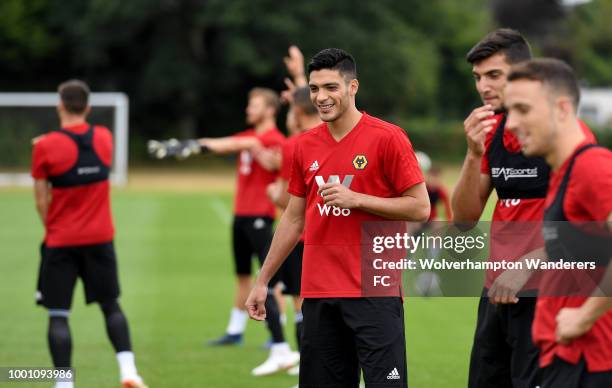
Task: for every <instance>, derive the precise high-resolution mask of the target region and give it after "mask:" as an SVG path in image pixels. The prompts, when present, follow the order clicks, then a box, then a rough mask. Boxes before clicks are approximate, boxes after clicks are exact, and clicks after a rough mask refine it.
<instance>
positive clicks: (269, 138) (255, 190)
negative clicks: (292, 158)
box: [149, 88, 299, 376]
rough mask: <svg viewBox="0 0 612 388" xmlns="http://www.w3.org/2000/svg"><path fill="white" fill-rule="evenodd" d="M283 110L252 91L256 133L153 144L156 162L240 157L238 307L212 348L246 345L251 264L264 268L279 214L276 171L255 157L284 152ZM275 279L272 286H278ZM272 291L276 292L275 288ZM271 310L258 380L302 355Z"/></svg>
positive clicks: (269, 93) (250, 111) (249, 117)
mask: <svg viewBox="0 0 612 388" xmlns="http://www.w3.org/2000/svg"><path fill="white" fill-rule="evenodd" d="M279 109H280V100H279V97H278V94H277V93H276V92H275V91H273V90H271V89H267V88H254V89H253V90H251V92H250V93H249V98H248V105H247V108H246V122H247V124H248V125H251V126H252V128H250V129H247V130H245V131H242V132H239V133H237V134H235V135H233V136H227V137H222V138H216V139H212V138H201V139H197V140H185V141H181V142H179V141H176V140H174V141H172V140H170V141H165V142H153V143H151V142H150V144H149V151H150V152H151V153H153V155H154V156H157V157H160V156H162V157H166V156H173V155H175V156H176V155H178V156H182V157H187V156H190V155H191V154H193V153H200V152H203V151H205V152H212V153H216V154H231V153H238V160H237V169H238V171H237V175H238V183H237V188H236V196H235V202H234V221H233V226H232V247H233V254H234V267H235V273H236V295H235V299H234V307H233V308H232V311H231V314H230V320H229V323H228V325H227V328H226V331H225V334H224V335H222V336H221V337H220V338H218V339H215V340H213V341H210V342H209V344H210V345H213V346H216V345H236V344H240V343H242V339H243V338H242V337H243V333H244V331H245V329H246V324H247V320H248V314H247V311H246V309H245V306H244V302H245V301H246V297H247V296H248V293H249V291H250V289H251V286H252V279H251V277H252V258H253V256H254V255H257V257H258V258H259V262H260V264H262V265H263V260H264V258H265V257H266V254H267V252H268V248H269V247H270V241H271V240H272V224H273V222H274V218H275V214H276V209H275V206H274V204H273V203H272V201H270V200H269V199H268V196H267V194H266V188H267V186H268V185H269V184H270V183H272V182H274V181H275V179H276V177H277V175H278V167H277V166H273V165H272V166H270V165H266V164H262V163H260V161H259V160H258V159H257V158H256V157H255V154H256V153H257V152H261V150H262V148H280V147H281V146H282V144H283V142H284V141H285V137H284V136H283V134H282V133H281V132H280V131H279V130H278V128H277V126H276V115H277V114H278V111H279ZM277 281H278V278H277V277H275V278H274V279H273V281H272V284H273V285H274V284H276V282H277ZM271 289H272V288H271ZM267 303H268V304H267V307H268V308H270V314H269V315H268V319H267V323H268V329H269V330H270V333H271V336H272V345H271V347H270V355H269V357H268V359H267V360H266V361H265V362H264V363H263V364H262V365H260V366H258V367H257V368H255V369H253V371H252V373H253V374H254V375H255V376H261V375H267V374H271V373H276V372H278V371H280V370H284V369H287V368H290V367H292V366H294V365H295V364H296V363H297V362H298V360H299V354H298V353H296V352H292V351H291V349H290V347H289V344H288V343H287V342H286V341H285V336H284V334H283V327H282V324H281V321H280V312H279V308H278V303H277V301H276V299H275V298H268V299H267Z"/></svg>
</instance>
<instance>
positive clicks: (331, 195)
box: [317, 183, 359, 209]
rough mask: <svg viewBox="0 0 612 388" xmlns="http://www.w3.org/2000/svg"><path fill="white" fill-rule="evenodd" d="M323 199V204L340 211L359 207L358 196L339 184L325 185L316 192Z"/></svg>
mask: <svg viewBox="0 0 612 388" xmlns="http://www.w3.org/2000/svg"><path fill="white" fill-rule="evenodd" d="M317 193H318V194H319V195H320V196H321V197H323V203H325V204H326V205H330V206H336V207H339V208H342V209H353V208H356V207H359V194H358V193H356V192H354V191H351V190H349V189H347V188H346V187H345V186H344V185H343V184H341V183H326V184H324V185H323V186H321V187H319V191H318V192H317Z"/></svg>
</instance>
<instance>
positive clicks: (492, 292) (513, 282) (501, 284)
mask: <svg viewBox="0 0 612 388" xmlns="http://www.w3.org/2000/svg"><path fill="white" fill-rule="evenodd" d="M530 277H531V271H529V270H526V269H520V270H519V269H516V270H507V271H504V272H503V273H501V274H500V275H499V276H498V277H497V279H495V281H494V282H493V285H492V286H491V288H489V292H488V294H487V296H488V297H489V302H491V303H493V304H498V303H499V304H510V303H517V302H518V301H519V298H517V297H516V294H517V293H518V292H519V291H520V290H521V289H523V286H524V285H525V283H527V281H528V280H529V278H530Z"/></svg>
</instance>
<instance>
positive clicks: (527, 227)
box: [480, 113, 596, 290]
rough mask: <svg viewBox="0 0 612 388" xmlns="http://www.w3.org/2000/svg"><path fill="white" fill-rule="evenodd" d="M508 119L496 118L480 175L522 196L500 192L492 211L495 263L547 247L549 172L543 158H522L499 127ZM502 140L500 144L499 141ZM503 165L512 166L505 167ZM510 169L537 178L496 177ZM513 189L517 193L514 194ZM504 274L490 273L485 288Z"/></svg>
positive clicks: (591, 138) (589, 135) (587, 133)
mask: <svg viewBox="0 0 612 388" xmlns="http://www.w3.org/2000/svg"><path fill="white" fill-rule="evenodd" d="M505 116H506V114H505V113H502V114H497V115H495V116H494V117H493V118H494V119H495V120H496V121H495V124H494V126H493V130H492V131H490V132H489V133H487V136H486V138H485V153H484V155H483V157H482V160H481V166H480V171H481V172H482V173H483V174H487V175H489V176H490V177H491V180H492V184H493V187H495V179H497V180H498V181H500V179H501V180H503V182H504V183H503V186H505V189H506V190H508V189H509V188H510V190H508V191H509V192H510V193H511V192H512V191H516V192H518V193H521V194H516V195H517V197H514V196H512V194H510V196H508V193H505V192H499V191H498V192H497V196H498V200H497V202H496V204H495V210H494V211H493V224H492V225H491V247H490V248H491V253H490V255H491V257H490V260H494V261H495V260H501V259H508V258H511V259H518V258H520V257H521V256H522V255H524V254H526V253H528V252H530V251H533V250H534V249H537V248H539V247H542V246H543V244H544V241H543V240H542V237H541V233H540V225H539V224H538V222H540V221H542V219H543V217H544V198H545V193H546V182H547V181H546V179H548V174H549V168H548V166H547V165H546V162H545V161H544V159H542V158H525V157H524V156H522V154H521V145H520V142H519V140H518V138H517V137H516V135H515V134H513V133H512V132H510V131H509V130H507V129H505V128H499V126H500V125H502V124H503V123H505ZM579 124H580V126H581V127H582V129H583V131H584V133H585V136H586V137H587V140H588V141H590V142H592V143H595V142H596V139H595V136H594V135H593V133H592V132H591V131H590V129H589V128H588V127H587V126H586V124H584V123H583V122H582V121H580V120H579ZM500 130H501V131H503V132H502V133H501V134H500V133H499V131H500ZM500 138H501V142H500V141H499V139H500ZM496 140H497V142H496ZM501 154H504V155H501ZM494 161H495V163H494ZM500 161H501V164H500ZM504 163H509V164H508V165H505V164H504ZM494 164H495V165H494ZM492 165H493V166H492ZM492 167H499V168H492ZM509 168H510V169H513V168H518V170H524V169H525V168H527V169H533V170H534V171H535V174H534V175H533V176H529V177H527V176H519V177H516V176H512V174H508V175H506V173H505V172H504V173H503V174H501V175H503V178H500V177H499V176H495V174H493V173H494V172H495V171H494V170H497V171H500V170H504V169H509ZM498 175H500V173H498ZM527 185H530V186H529V187H530V188H527ZM512 188H514V189H513V190H512ZM496 191H497V190H496ZM504 195H505V197H504ZM518 195H523V197H518ZM532 221H533V222H532ZM517 222H519V223H517ZM502 272H503V271H502V270H498V271H493V270H488V271H487V272H486V280H485V287H486V288H490V287H491V286H492V284H493V282H494V281H495V279H496V278H497V276H499V275H500V274H501V273H502ZM538 281H539V278H538V277H537V276H534V277H533V278H532V279H530V281H529V282H528V283H527V284H525V286H524V287H523V290H533V289H536V288H537V283H538Z"/></svg>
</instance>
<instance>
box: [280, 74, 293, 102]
mask: <svg viewBox="0 0 612 388" xmlns="http://www.w3.org/2000/svg"><path fill="white" fill-rule="evenodd" d="M283 81H284V82H285V86H286V87H287V89H285V90H283V91H282V92H281V95H280V97H281V100H282V101H283V102H284V103H285V104H289V105H291V104H293V92H295V89H296V86H295V84H294V83H293V81H291V79H290V78H285V79H284V80H283Z"/></svg>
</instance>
